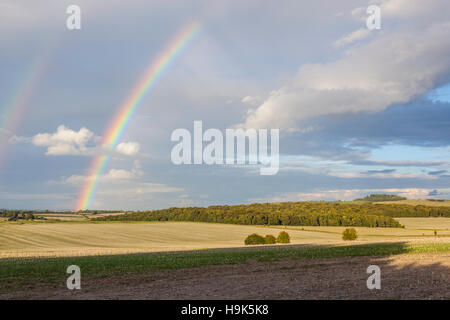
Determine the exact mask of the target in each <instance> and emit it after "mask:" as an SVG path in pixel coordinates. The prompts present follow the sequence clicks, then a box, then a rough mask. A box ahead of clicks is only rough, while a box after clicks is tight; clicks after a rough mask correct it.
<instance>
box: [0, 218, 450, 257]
mask: <svg viewBox="0 0 450 320" xmlns="http://www.w3.org/2000/svg"><path fill="white" fill-rule="evenodd" d="M398 220H399V221H400V222H401V223H403V224H405V226H406V227H405V228H365V227H356V228H355V229H356V230H357V232H358V234H359V239H358V240H357V241H356V243H368V242H392V241H398V240H401V241H409V242H411V241H416V242H417V241H429V240H436V241H444V240H450V218H399V219H398ZM344 229H345V228H344V227H310V226H308V227H294V226H292V227H282V226H278V227H264V226H242V225H228V224H216V223H196V222H98V223H89V222H85V223H83V222H58V223H46V222H35V223H34V222H8V223H5V222H3V223H0V258H1V257H3V258H5V257H37V256H41V257H43V256H84V255H97V254H119V253H120V254H123V253H137V252H156V251H176V250H194V249H208V248H229V247H240V246H243V241H244V239H245V237H246V236H247V235H249V234H252V233H259V234H262V235H266V234H272V235H274V236H276V235H278V233H279V232H280V231H282V230H287V231H289V234H290V236H291V242H292V243H293V244H344V243H345V242H344V241H342V240H341V234H342V231H343V230H344ZM434 230H438V237H436V236H434Z"/></svg>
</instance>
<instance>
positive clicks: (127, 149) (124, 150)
mask: <svg viewBox="0 0 450 320" xmlns="http://www.w3.org/2000/svg"><path fill="white" fill-rule="evenodd" d="M139 149H140V146H139V143H137V142H122V143H119V144H118V145H117V147H116V151H117V152H119V153H121V154H124V155H127V156H133V155H136V154H137V153H138V152H139Z"/></svg>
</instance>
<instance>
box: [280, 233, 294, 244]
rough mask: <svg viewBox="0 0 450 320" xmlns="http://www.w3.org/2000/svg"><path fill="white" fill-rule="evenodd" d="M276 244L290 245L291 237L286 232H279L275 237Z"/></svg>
mask: <svg viewBox="0 0 450 320" xmlns="http://www.w3.org/2000/svg"><path fill="white" fill-rule="evenodd" d="M277 242H278V243H291V237H290V236H289V233H287V232H286V231H281V232H280V234H279V235H278V237H277Z"/></svg>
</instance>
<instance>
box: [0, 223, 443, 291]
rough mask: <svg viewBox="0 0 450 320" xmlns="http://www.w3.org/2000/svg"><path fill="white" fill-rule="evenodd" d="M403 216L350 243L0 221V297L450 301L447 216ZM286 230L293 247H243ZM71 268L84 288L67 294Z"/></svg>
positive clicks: (240, 229)
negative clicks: (372, 286) (380, 273)
mask: <svg viewBox="0 0 450 320" xmlns="http://www.w3.org/2000/svg"><path fill="white" fill-rule="evenodd" d="M396 219H397V220H398V221H399V222H400V223H401V224H403V225H404V226H405V228H366V227H356V228H355V229H356V230H357V232H358V235H359V238H358V240H356V241H352V242H350V243H349V242H346V241H343V240H341V233H342V231H343V230H344V229H345V228H344V227H325V226H324V227H312V226H305V227H300V226H288V227H286V226H271V227H267V226H247V225H233V224H217V223H197V222H83V221H61V222H48V221H47V222H45V221H39V222H37V221H35V222H1V223H0V262H1V263H0V299H2V298H7V299H11V298H45V299H47V298H68V299H73V298H82V299H85V298H87V299H97V298H102V299H105V298H107V299H108V298H111V299H121V298H128V299H129V298H133V299H134V298H139V299H162V298H167V299H169V298H173V299H182V298H191V299H196V298H200V299H201V298H205V299H216V298H226V299H228V298H229V299H233V298H234V299H306V298H308V299H316V298H327V299H328V298H330V299H348V298H351V297H353V298H360V297H363V298H368V299H372V298H374V299H378V298H382V299H403V298H419V299H423V298H431V297H432V298H437V299H448V298H450V297H449V296H448V292H449V290H447V289H448V286H449V279H448V275H449V273H450V272H449V270H450V264H449V262H450V218H396ZM282 230H284V231H288V233H289V234H290V236H291V244H290V245H270V246H250V247H245V248H243V247H244V245H243V240H244V239H245V237H246V236H247V235H249V234H251V233H259V234H261V235H266V234H272V235H275V236H276V235H277V234H278V233H279V232H280V231H282ZM435 231H436V232H437V235H435ZM71 264H75V265H79V266H80V268H82V274H83V290H81V291H79V292H72V291H69V290H67V289H66V288H65V279H66V278H67V274H66V273H65V269H66V268H67V266H69V265H71ZM369 264H377V265H381V266H383V268H384V269H383V270H384V272H385V273H386V274H387V275H386V276H387V277H389V279H390V283H389V285H388V288H387V289H386V290H385V291H383V292H382V293H378V294H374V293H371V292H369V291H368V290H367V288H365V279H366V278H367V275H366V273H365V268H366V267H367V265H369ZM430 274H431V275H433V276H432V278H430ZM433 277H434V278H433ZM327 281H328V282H327ZM408 281H409V282H408ZM348 283H350V284H352V285H351V286H348V285H347V284H348ZM358 283H360V284H359V285H358V286H357V287H355V285H356V284H358ZM405 283H409V284H408V286H409V287H408V286H406V287H405ZM419 284H420V285H419ZM293 286H294V287H293ZM405 288H406V289H405ZM408 288H409V289H408ZM411 288H414V290H411ZM294 289H295V290H294ZM283 290H285V291H286V292H283Z"/></svg>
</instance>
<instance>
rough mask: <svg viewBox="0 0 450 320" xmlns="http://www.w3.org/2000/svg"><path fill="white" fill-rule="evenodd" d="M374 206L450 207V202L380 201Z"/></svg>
mask: <svg viewBox="0 0 450 320" xmlns="http://www.w3.org/2000/svg"><path fill="white" fill-rule="evenodd" d="M374 204H407V205H410V206H427V207H450V200H444V201H430V200H398V201H380V202H374Z"/></svg>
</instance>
